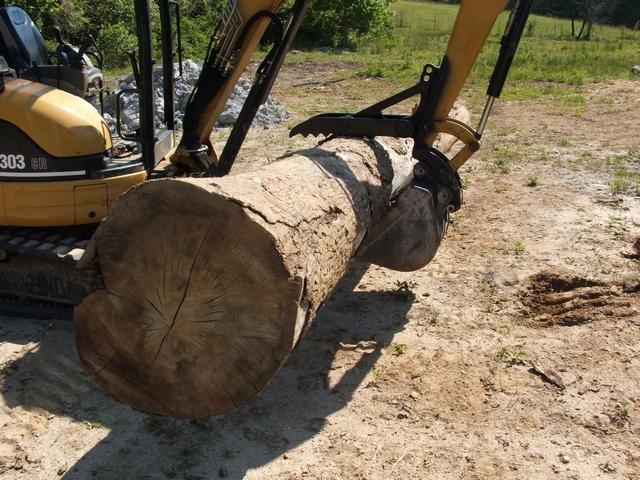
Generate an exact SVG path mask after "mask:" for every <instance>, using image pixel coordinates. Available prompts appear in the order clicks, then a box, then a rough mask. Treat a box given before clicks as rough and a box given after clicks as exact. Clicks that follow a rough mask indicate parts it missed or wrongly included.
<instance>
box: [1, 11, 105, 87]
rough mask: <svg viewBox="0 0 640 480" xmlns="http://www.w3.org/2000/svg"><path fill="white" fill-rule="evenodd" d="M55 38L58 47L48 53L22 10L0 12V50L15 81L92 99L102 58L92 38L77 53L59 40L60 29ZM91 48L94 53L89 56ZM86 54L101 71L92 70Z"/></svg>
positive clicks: (38, 32)
mask: <svg viewBox="0 0 640 480" xmlns="http://www.w3.org/2000/svg"><path fill="white" fill-rule="evenodd" d="M54 34H55V36H56V38H57V40H58V43H59V46H58V48H57V50H56V51H55V52H50V51H49V49H48V48H47V45H46V43H45V41H44V38H43V37H42V34H41V33H40V30H38V27H37V26H36V25H35V23H34V22H33V20H31V17H29V15H28V14H27V13H26V12H25V11H24V10H22V9H21V8H19V7H2V8H0V37H1V38H0V48H1V49H2V55H3V57H4V59H5V61H6V63H7V66H8V67H9V68H10V69H11V70H12V72H13V73H14V75H15V76H16V77H17V78H24V79H26V80H31V81H34V82H39V83H43V84H45V85H49V86H52V87H55V88H58V89H60V90H63V91H65V92H68V93H71V94H73V95H76V96H78V97H85V95H87V94H89V95H90V96H93V91H94V90H95V89H97V88H99V87H100V86H101V83H102V71H101V67H102V55H100V54H99V49H98V48H97V46H96V45H95V42H94V41H93V37H91V36H88V37H87V38H86V39H85V41H84V42H83V43H82V46H81V47H80V48H78V49H76V48H75V47H73V46H71V45H70V44H68V43H66V42H64V41H63V40H62V35H61V33H60V30H59V29H57V28H56V29H55V30H54ZM90 46H92V47H94V48H95V49H96V52H90V51H89V50H88V48H89V47H90ZM88 54H90V55H93V56H94V58H95V59H96V60H97V62H98V66H99V67H100V68H98V67H94V66H93V63H92V62H91V61H90V60H89V58H88V56H87V55H88ZM54 60H55V63H54ZM89 87H91V90H89Z"/></svg>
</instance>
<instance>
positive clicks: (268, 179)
mask: <svg viewBox="0 0 640 480" xmlns="http://www.w3.org/2000/svg"><path fill="white" fill-rule="evenodd" d="M384 142H385V146H384V147H383V145H382V143H381V141H378V140H376V141H362V140H355V139H337V140H333V141H331V142H328V143H326V144H325V145H323V147H322V148H315V149H310V150H307V151H304V152H300V153H298V154H295V155H292V156H289V157H287V158H284V159H281V160H280V161H278V162H275V163H273V164H271V165H268V166H266V167H263V168H261V169H259V170H256V171H255V172H253V173H249V174H243V175H237V176H231V177H224V178H220V179H172V180H159V181H151V182H147V183H145V184H142V185H140V186H138V187H136V188H134V189H132V190H130V191H129V192H127V193H126V194H124V195H123V196H121V197H120V199H119V200H118V202H117V203H116V205H115V207H114V208H113V209H112V211H111V213H110V215H109V217H108V218H107V219H105V221H104V222H103V224H102V225H101V226H100V228H99V229H98V231H97V232H96V235H95V237H94V239H93V240H92V243H93V244H92V248H91V249H89V250H88V252H92V253H89V254H88V255H93V256H92V257H90V258H88V259H83V261H84V262H83V263H85V264H86V263H88V262H94V263H97V264H99V267H100V270H101V273H102V276H103V279H104V287H105V289H104V290H96V291H94V292H93V293H92V294H90V295H89V296H88V297H87V298H86V299H85V300H84V301H83V302H82V304H81V305H80V306H79V307H77V309H76V312H75V330H76V341H77V346H78V351H79V354H80V358H81V360H82V363H83V365H84V366H85V369H86V371H87V372H88V374H89V375H90V376H91V377H92V378H94V380H95V381H96V382H97V383H98V384H99V385H100V386H101V387H102V388H104V389H105V390H106V391H107V392H108V393H109V394H111V395H112V396H113V397H114V398H115V399H116V400H119V401H121V402H123V403H127V404H129V405H131V406H132V407H133V408H136V409H139V410H142V411H145V412H149V413H155V414H161V415H171V416H174V417H180V418H198V417H208V416H211V415H215V414H219V413H223V412H226V411H229V410H232V409H234V408H236V407H238V406H240V405H242V404H244V403H245V402H247V401H249V400H250V399H252V398H253V397H255V396H256V395H257V394H258V393H260V392H261V391H262V390H263V389H264V388H265V387H266V386H267V385H268V383H269V382H270V381H271V379H272V378H273V376H274V375H275V374H276V373H277V371H278V370H279V369H280V367H281V366H282V365H283V363H284V362H285V361H286V359H287V358H288V357H289V355H290V353H291V351H292V350H293V348H294V347H295V345H296V344H297V342H298V340H299V339H300V337H301V335H302V334H303V333H304V331H305V330H306V329H307V328H308V327H309V325H310V324H311V322H312V320H313V318H314V316H315V314H316V312H317V310H318V308H319V307H320V306H321V305H322V303H323V302H324V301H325V300H326V299H327V297H328V296H329V295H330V293H331V292H332V291H333V289H334V288H335V286H336V284H337V283H338V281H339V280H340V279H341V278H342V276H343V275H344V273H345V271H346V269H347V266H348V264H349V261H350V260H351V258H352V257H353V255H354V254H355V252H356V250H357V247H358V245H359V244H360V242H361V240H362V238H363V237H364V235H365V233H366V231H367V229H368V228H369V227H370V225H371V224H372V222H374V221H375V220H377V219H378V218H379V217H380V216H381V215H382V214H383V213H384V211H385V209H386V207H387V205H388V202H389V198H390V196H391V192H392V189H394V188H397V184H398V183H399V182H400V180H399V176H398V175H396V179H395V182H394V181H393V180H394V169H395V170H397V171H400V170H403V171H404V173H403V174H402V176H404V181H406V177H407V175H406V172H407V171H410V168H411V163H412V162H411V160H410V155H409V152H408V149H407V146H406V145H405V144H404V142H401V141H397V140H391V139H384ZM407 169H408V170H407Z"/></svg>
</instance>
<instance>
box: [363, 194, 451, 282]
mask: <svg viewBox="0 0 640 480" xmlns="http://www.w3.org/2000/svg"><path fill="white" fill-rule="evenodd" d="M444 213H445V215H444V217H442V216H441V215H438V212H436V208H435V206H434V202H433V198H432V196H431V193H430V192H429V191H428V190H426V189H424V188H421V187H419V186H416V185H410V186H408V187H407V188H405V189H404V190H403V191H402V192H401V193H400V195H398V196H397V197H396V199H395V200H394V202H393V203H392V204H391V205H390V206H389V208H388V209H387V211H386V212H385V214H384V215H383V216H382V218H381V219H380V220H379V221H378V222H377V223H376V224H375V225H374V226H373V227H371V229H370V230H369V231H368V232H367V235H366V236H365V237H364V240H363V241H362V244H361V245H360V248H359V250H358V254H357V257H358V259H359V260H362V261H365V262H369V263H373V264H375V265H379V266H381V267H385V268H389V269H391V270H398V271H401V272H412V271H414V270H419V269H421V268H423V267H424V266H426V265H427V264H428V263H429V262H430V261H431V260H432V259H433V257H434V256H435V254H436V252H437V251H438V247H439V246H440V241H441V240H442V236H443V235H444V231H445V227H446V218H447V217H448V213H447V212H444Z"/></svg>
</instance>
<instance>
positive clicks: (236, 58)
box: [171, 0, 310, 176]
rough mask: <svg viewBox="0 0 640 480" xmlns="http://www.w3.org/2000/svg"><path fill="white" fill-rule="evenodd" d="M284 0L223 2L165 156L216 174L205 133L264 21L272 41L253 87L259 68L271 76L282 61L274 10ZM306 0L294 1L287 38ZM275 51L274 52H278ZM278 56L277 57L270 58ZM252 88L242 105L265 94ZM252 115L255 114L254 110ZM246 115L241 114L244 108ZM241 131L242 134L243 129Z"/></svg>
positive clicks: (280, 32) (258, 84)
mask: <svg viewBox="0 0 640 480" xmlns="http://www.w3.org/2000/svg"><path fill="white" fill-rule="evenodd" d="M284 1H285V0H251V1H246V0H230V1H228V3H227V4H226V6H225V9H224V11H223V14H222V18H221V21H220V24H219V27H218V30H217V32H216V33H215V34H214V35H213V36H212V39H211V42H210V46H209V52H208V54H207V58H206V60H205V62H204V66H203V69H202V72H201V74H200V77H199V79H198V82H197V84H196V88H195V89H194V92H193V94H192V96H191V98H190V100H189V103H188V105H187V109H186V112H185V121H184V133H183V137H182V140H181V142H180V145H179V146H178V149H177V151H176V153H175V155H174V156H173V158H172V159H171V160H172V161H173V162H175V163H183V164H187V165H190V166H191V167H192V169H193V170H194V171H199V172H201V173H202V174H204V175H207V176H217V175H219V172H218V163H219V162H218V156H217V154H216V152H215V150H214V149H213V146H212V145H211V143H210V141H209V136H210V135H211V131H212V129H213V126H214V125H215V122H216V120H217V119H218V117H219V116H220V113H221V112H222V110H223V108H224V106H225V104H226V102H227V100H228V98H229V96H230V95H231V92H232V91H233V88H234V86H235V85H236V83H237V81H238V79H239V78H240V75H241V74H242V73H243V71H244V68H245V67H246V65H247V63H248V62H249V60H250V59H251V56H252V54H253V52H254V51H255V49H256V48H257V46H258V43H259V42H260V39H261V38H262V35H263V34H264V31H265V30H266V28H267V26H268V24H269V22H274V23H275V25H276V30H277V35H276V37H277V38H276V43H275V45H274V48H273V50H272V52H271V53H270V54H269V55H268V56H267V58H266V59H265V62H263V65H262V66H261V68H260V69H259V71H258V76H257V77H256V80H257V81H256V85H254V89H255V90H257V89H260V87H261V86H262V90H264V87H263V85H264V80H265V78H264V77H265V75H266V73H265V70H268V71H269V72H268V75H269V76H270V77H272V78H275V75H277V70H278V69H279V67H280V65H281V64H282V60H283V59H284V54H286V49H285V48H283V47H284V45H285V43H286V42H283V40H284V32H283V26H282V24H281V22H280V20H279V18H278V17H277V16H276V15H275V13H276V12H277V11H278V10H279V9H280V7H281V6H282V5H283V4H284ZM309 3H310V0H301V1H298V2H297V3H296V5H295V7H294V9H293V10H292V12H293V13H292V18H294V19H295V21H294V22H291V21H290V22H289V23H288V25H287V31H288V32H289V37H288V38H290V39H292V38H293V36H294V35H295V31H296V30H297V27H298V26H299V24H300V22H301V20H302V17H303V16H304V13H305V11H306V8H307V6H308V4H309ZM289 45H290V41H289V42H288V44H286V46H287V47H288V46H289ZM278 53H280V55H279V56H278ZM278 59H279V62H278V61H274V60H278ZM274 66H275V68H274ZM260 75H262V77H260ZM272 83H273V82H272V81H271V82H270V84H269V85H268V87H269V88H270V87H271V85H272ZM255 90H254V95H253V97H252V98H251V100H250V101H249V104H248V106H247V108H249V106H251V105H252V104H256V103H258V105H257V106H259V104H260V103H261V102H263V101H264V99H265V98H266V95H260V96H259V98H258V97H257V96H256V94H255ZM267 94H268V91H267ZM263 97H264V98H263ZM256 111H257V108H256ZM253 115H255V111H254V112H253ZM246 116H247V114H246V113H245V117H246ZM252 120H253V116H251V118H247V119H245V121H244V122H243V124H247V123H248V124H249V125H250V123H251V121H252ZM247 130H248V126H247ZM244 134H246V130H245V131H244ZM239 136H241V137H242V138H241V140H240V143H242V140H243V139H244V135H240V134H238V132H237V130H236V132H235V134H232V135H231V138H234V137H235V138H238V137H239ZM236 142H237V140H236ZM238 148H239V146H238ZM236 153H237V151H236ZM234 156H235V154H234ZM231 163H233V160H231ZM229 168H230V166H229ZM226 173H228V169H226V171H225V172H224V173H223V174H226Z"/></svg>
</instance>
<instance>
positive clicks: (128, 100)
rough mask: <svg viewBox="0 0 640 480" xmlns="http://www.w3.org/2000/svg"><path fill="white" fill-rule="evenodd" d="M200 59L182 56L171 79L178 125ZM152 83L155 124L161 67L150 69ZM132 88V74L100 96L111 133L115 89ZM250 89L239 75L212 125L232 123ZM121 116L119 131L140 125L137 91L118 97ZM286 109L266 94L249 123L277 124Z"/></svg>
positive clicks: (160, 116) (159, 117)
mask: <svg viewBox="0 0 640 480" xmlns="http://www.w3.org/2000/svg"><path fill="white" fill-rule="evenodd" d="M202 63H203V62H202V61H201V60H199V61H197V62H195V61H193V60H186V61H185V62H183V64H182V76H181V77H180V78H178V79H177V80H176V81H175V87H174V91H175V105H176V112H175V117H176V127H177V128H178V129H181V127H182V122H183V119H184V112H185V108H186V106H187V102H188V101H189V96H190V95H191V92H192V91H193V87H194V85H195V84H196V82H197V80H198V77H199V75H200V71H201V69H202ZM178 67H179V65H178V64H175V67H174V68H175V71H176V72H178V71H179V70H178ZM154 83H155V96H156V98H155V110H156V111H155V119H156V127H160V126H161V125H162V123H163V122H164V94H163V89H162V67H157V68H156V69H155V72H154ZM134 88H136V84H135V79H134V76H133V74H131V75H128V76H126V77H122V78H121V79H120V84H119V86H118V89H117V90H116V92H113V93H112V94H110V95H108V96H107V97H105V100H104V118H105V120H106V122H107V124H108V125H109V128H110V129H111V131H112V133H114V132H115V130H116V122H115V111H116V107H115V101H116V93H117V92H119V91H120V90H123V89H134ZM250 89H251V80H249V79H248V78H246V77H241V78H240V80H239V81H238V83H237V84H236V86H235V87H234V89H233V92H232V93H231V96H230V97H229V100H228V102H227V105H226V106H225V108H224V110H223V112H222V113H221V114H220V117H219V118H218V121H217V122H216V124H215V127H216V128H224V127H230V126H233V125H234V124H235V122H236V120H237V118H238V115H239V114H240V110H241V109H242V105H243V104H244V101H245V100H246V98H247V95H248V94H249V90H250ZM121 101H122V102H123V103H122V105H121V119H122V123H123V129H122V130H123V131H125V132H129V131H132V130H135V129H136V128H138V126H139V125H140V106H139V105H138V97H137V95H123V96H122V98H121ZM289 115H290V113H289V111H288V110H287V108H286V107H284V106H282V105H279V104H278V102H277V100H274V99H272V98H271V97H269V98H268V99H267V101H266V102H265V103H264V105H262V106H261V107H260V109H259V110H258V113H257V115H256V118H255V119H254V121H253V124H252V127H264V126H267V125H276V124H281V123H282V122H283V121H284V120H286V119H287V118H288V117H289Z"/></svg>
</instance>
